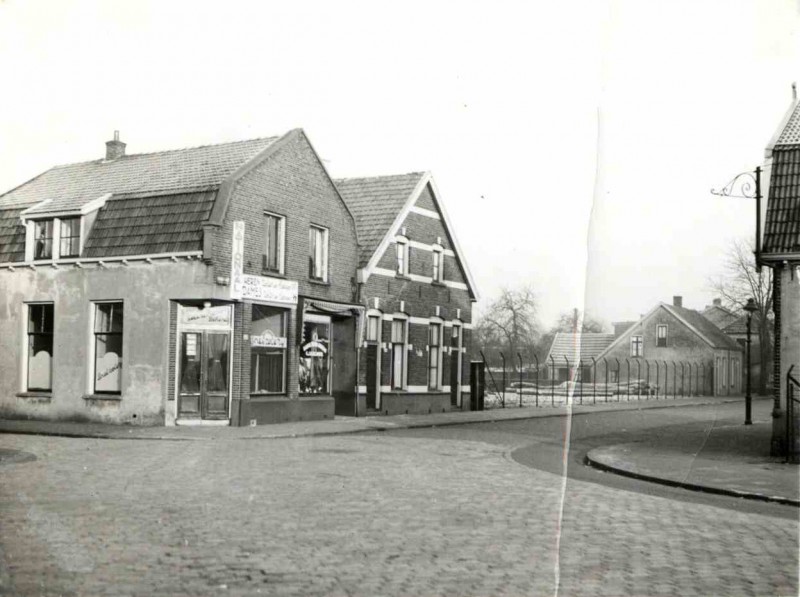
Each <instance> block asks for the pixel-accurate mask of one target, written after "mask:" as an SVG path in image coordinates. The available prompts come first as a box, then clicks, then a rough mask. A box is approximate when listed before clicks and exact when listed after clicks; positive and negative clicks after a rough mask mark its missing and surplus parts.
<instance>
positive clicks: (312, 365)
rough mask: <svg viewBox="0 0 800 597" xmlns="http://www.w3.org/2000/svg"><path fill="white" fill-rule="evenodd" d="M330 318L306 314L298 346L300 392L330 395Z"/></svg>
mask: <svg viewBox="0 0 800 597" xmlns="http://www.w3.org/2000/svg"><path fill="white" fill-rule="evenodd" d="M330 334H331V318H330V317H328V316H325V315H317V314H314V313H306V314H305V318H304V321H303V338H302V343H301V345H300V380H299V382H300V392H301V393H302V394H329V393H330V357H331V352H330V337H331V336H330Z"/></svg>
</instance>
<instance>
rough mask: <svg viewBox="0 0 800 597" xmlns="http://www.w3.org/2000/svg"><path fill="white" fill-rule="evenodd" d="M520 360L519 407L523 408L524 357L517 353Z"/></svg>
mask: <svg viewBox="0 0 800 597" xmlns="http://www.w3.org/2000/svg"><path fill="white" fill-rule="evenodd" d="M517 359H518V360H519V407H520V408H522V355H521V354H519V353H517Z"/></svg>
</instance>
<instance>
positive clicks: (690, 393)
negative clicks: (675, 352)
mask: <svg viewBox="0 0 800 597" xmlns="http://www.w3.org/2000/svg"><path fill="white" fill-rule="evenodd" d="M687 364H688V365H689V398H691V397H692V363H691V362H689V363H687Z"/></svg>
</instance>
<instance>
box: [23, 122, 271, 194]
mask: <svg viewBox="0 0 800 597" xmlns="http://www.w3.org/2000/svg"><path fill="white" fill-rule="evenodd" d="M280 137H281V135H271V136H269V137H253V138H251V139H239V140H238V141H222V142H220V143H206V144H205V145H191V146H188V147H175V148H173V149H161V150H157V151H143V152H141V153H126V154H125V155H123V156H122V157H119V158H117V159H115V160H105V159H103V158H100V159H96V160H83V161H82V162H67V163H66V164H56V165H55V166H52V167H51V168H50V170H55V169H56V168H66V167H69V166H80V165H83V164H97V163H103V162H109V163H112V162H113V163H118V162H120V161H122V160H124V159H125V158H135V157H140V156H146V155H159V154H165V153H177V152H179V151H189V150H191V149H205V148H206V147H220V146H222V145H238V144H241V143H252V142H253V141H268V140H270V139H272V140H275V139H279V138H280ZM23 184H25V183H23ZM12 190H13V189H12Z"/></svg>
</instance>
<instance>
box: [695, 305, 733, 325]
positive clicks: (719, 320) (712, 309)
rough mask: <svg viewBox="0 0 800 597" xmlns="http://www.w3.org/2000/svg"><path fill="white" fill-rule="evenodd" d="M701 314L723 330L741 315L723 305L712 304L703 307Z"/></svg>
mask: <svg viewBox="0 0 800 597" xmlns="http://www.w3.org/2000/svg"><path fill="white" fill-rule="evenodd" d="M701 314H702V316H703V317H705V318H706V319H708V320H709V321H710V322H711V323H713V324H714V325H715V326H717V327H718V328H720V329H723V330H724V329H725V327H726V326H728V325H729V324H731V323H733V322H734V321H736V320H737V319H739V317H740V315H739V314H738V313H734V312H733V311H731V310H730V309H728V308H727V307H723V306H722V305H710V306H708V307H706V308H705V309H703V311H702V313H701Z"/></svg>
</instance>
